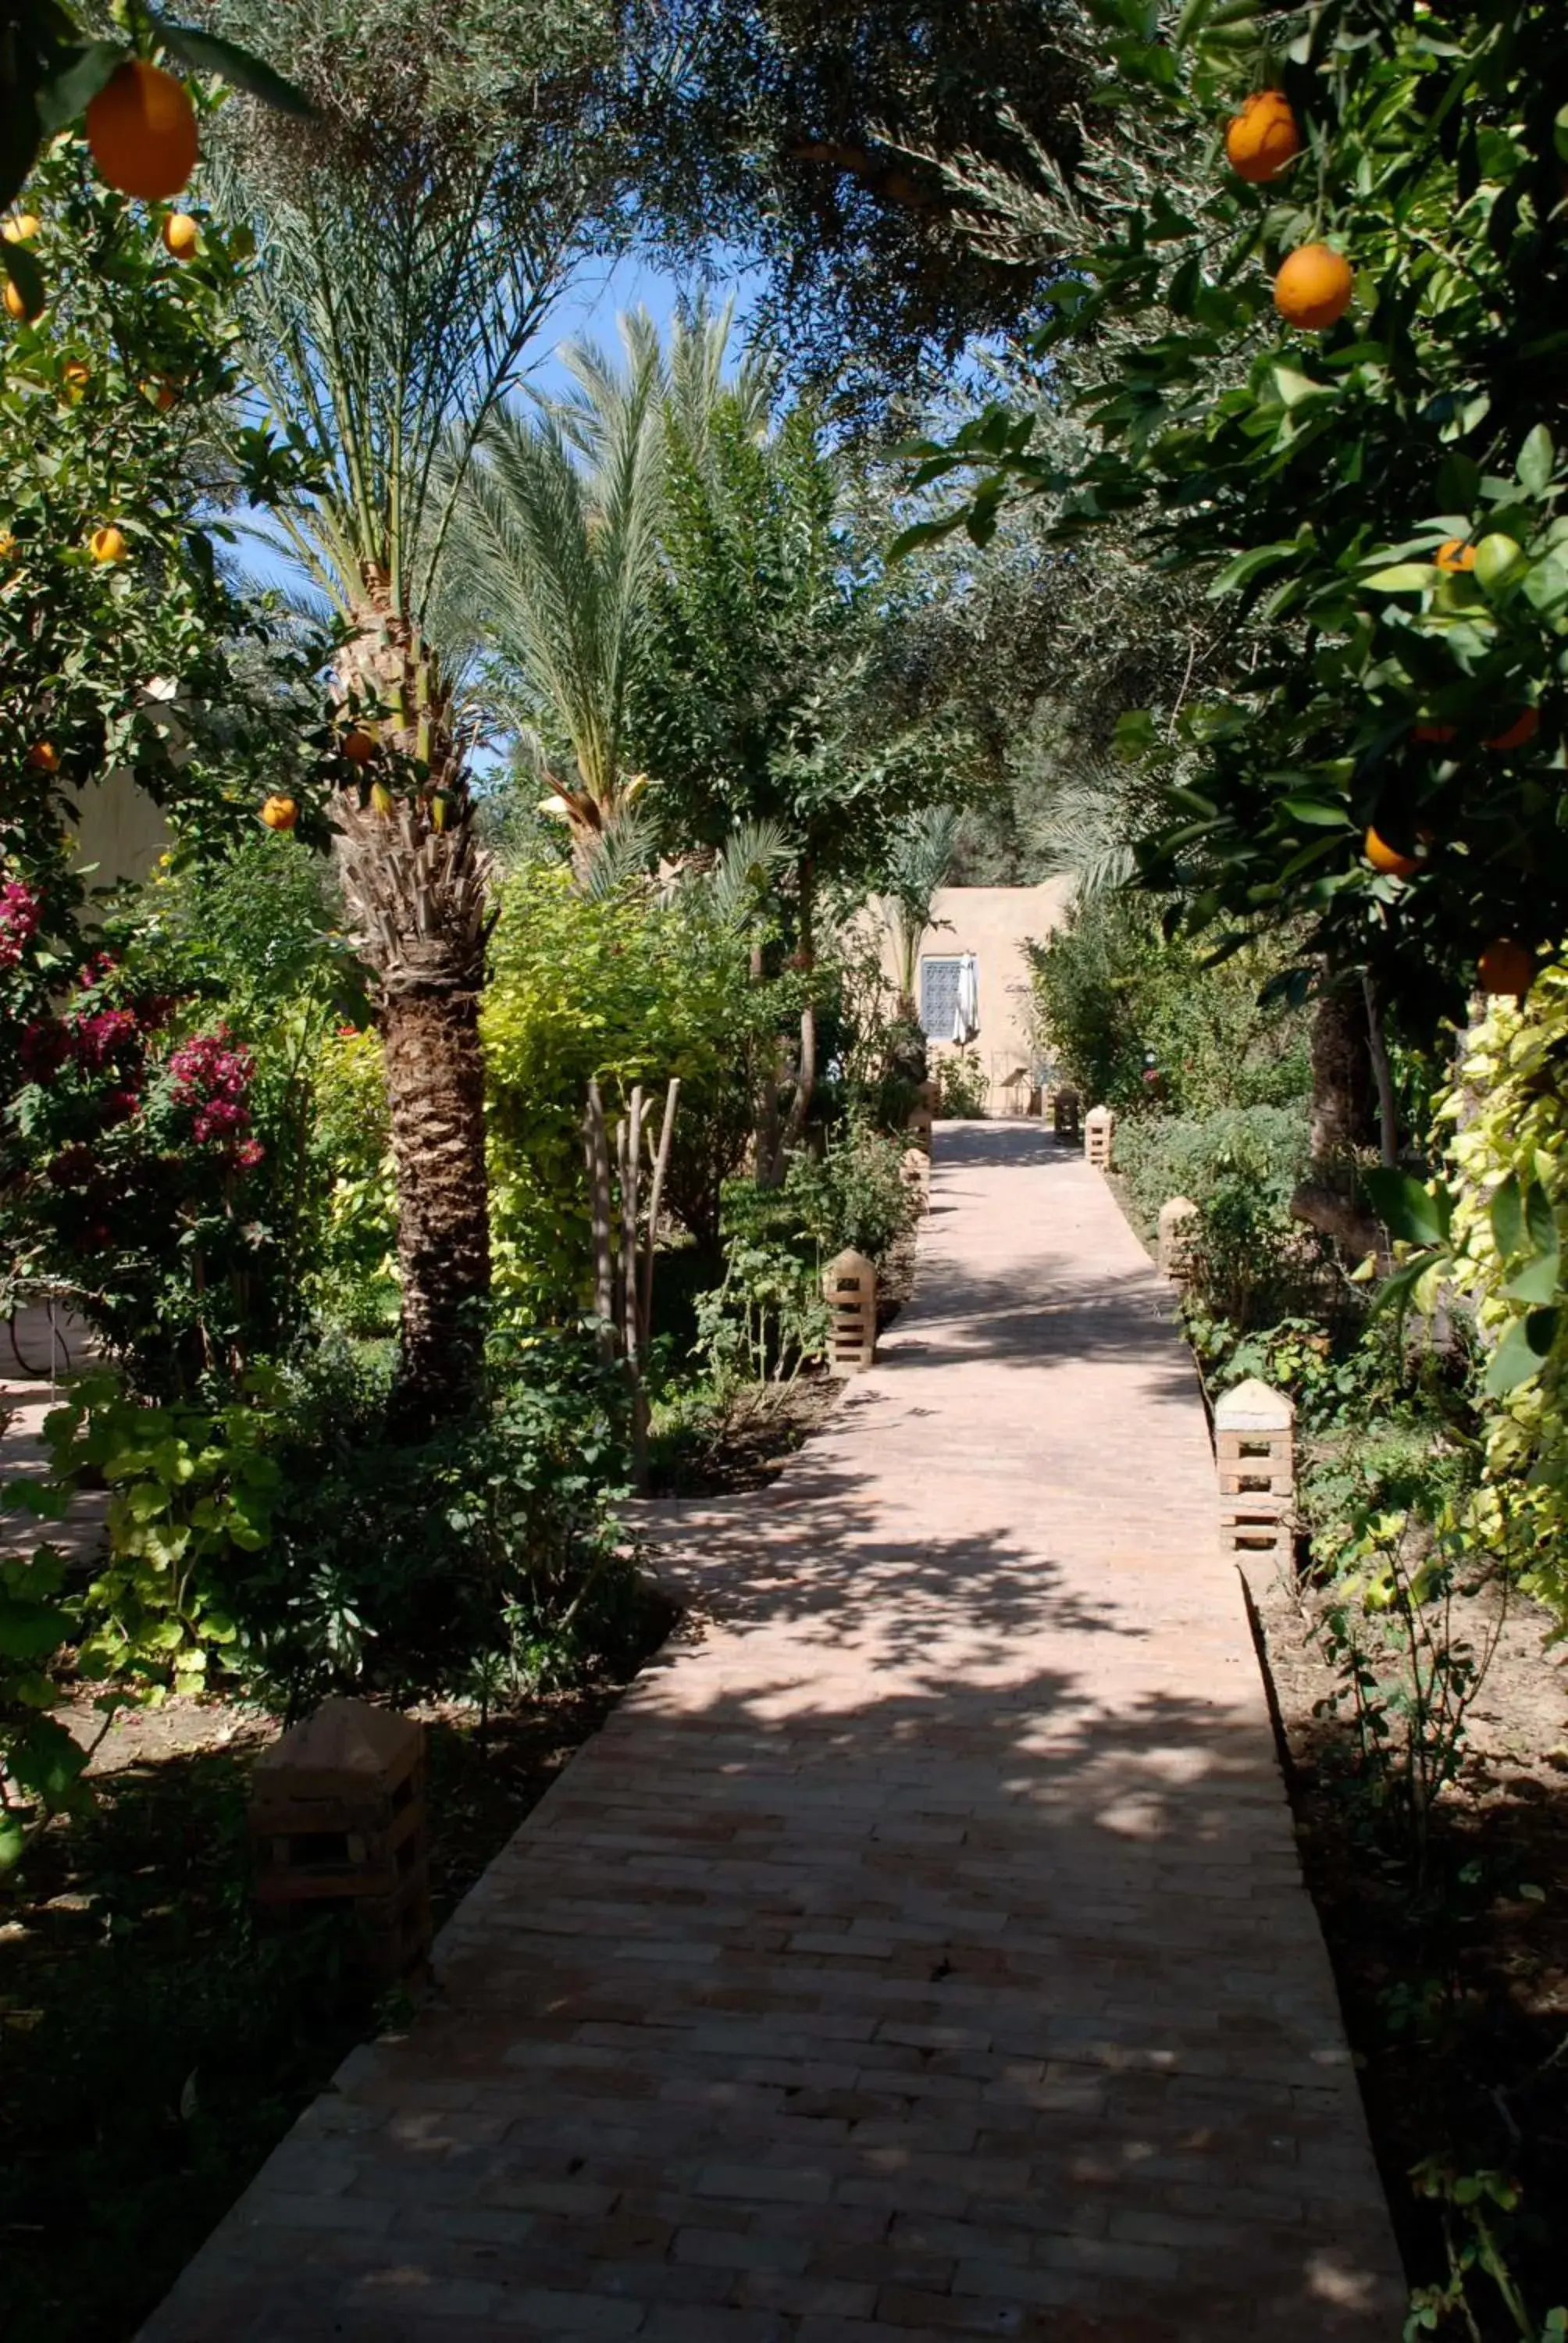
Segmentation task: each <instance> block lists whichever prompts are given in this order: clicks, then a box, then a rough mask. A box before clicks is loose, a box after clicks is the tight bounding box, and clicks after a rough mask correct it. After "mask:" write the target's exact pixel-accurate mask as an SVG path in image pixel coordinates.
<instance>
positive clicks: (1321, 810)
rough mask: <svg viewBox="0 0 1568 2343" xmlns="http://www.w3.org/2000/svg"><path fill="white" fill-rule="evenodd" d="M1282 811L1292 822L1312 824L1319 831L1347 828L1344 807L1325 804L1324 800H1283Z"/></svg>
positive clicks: (1281, 801) (1281, 802)
mask: <svg viewBox="0 0 1568 2343" xmlns="http://www.w3.org/2000/svg"><path fill="white" fill-rule="evenodd" d="M1280 805H1281V810H1282V812H1284V813H1288V814H1289V815H1290V817H1291V820H1292V821H1302V822H1307V823H1310V824H1312V826H1313V827H1314V828H1316V829H1319V830H1342V829H1343V828H1344V827H1345V809H1344V807H1343V805H1328V804H1325V802H1324V801H1323V799H1322V798H1282V799H1281V800H1280Z"/></svg>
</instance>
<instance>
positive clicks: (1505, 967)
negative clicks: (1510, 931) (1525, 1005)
mask: <svg viewBox="0 0 1568 2343" xmlns="http://www.w3.org/2000/svg"><path fill="white" fill-rule="evenodd" d="M1476 965H1477V968H1478V970H1479V971H1480V975H1481V989H1482V990H1483V992H1512V993H1513V996H1514V998H1515V999H1516V1000H1517V999H1519V998H1521V997H1522V996H1523V994H1524V993H1526V992H1528V991H1529V990H1530V983H1531V979H1532V978H1533V976H1534V974H1535V955H1534V953H1533V952H1530V951H1526V950H1525V949H1524V946H1523V944H1516V943H1515V942H1514V941H1513V939H1512V938H1511V937H1509V936H1499V937H1498V939H1497V940H1496V941H1495V942H1494V943H1490V944H1488V945H1487V947H1486V950H1484V951H1483V953H1482V955H1481V958H1480V960H1479V961H1478V962H1477V963H1476Z"/></svg>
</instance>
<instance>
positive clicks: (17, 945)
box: [0, 879, 38, 968]
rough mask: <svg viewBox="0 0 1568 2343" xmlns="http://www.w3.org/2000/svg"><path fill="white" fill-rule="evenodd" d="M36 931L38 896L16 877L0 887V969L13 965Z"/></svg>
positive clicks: (13, 966) (12, 966)
mask: <svg viewBox="0 0 1568 2343" xmlns="http://www.w3.org/2000/svg"><path fill="white" fill-rule="evenodd" d="M37 932H38V899H37V897H36V896H35V894H34V893H33V891H32V890H31V888H28V887H24V886H23V884H22V881H21V880H19V879H8V880H6V881H5V885H4V886H3V887H0V968H15V965H16V962H17V961H18V960H20V959H21V957H22V954H23V952H24V950H25V948H26V946H27V945H28V944H29V943H31V941H32V940H33V938H34V937H35V935H36V934H37Z"/></svg>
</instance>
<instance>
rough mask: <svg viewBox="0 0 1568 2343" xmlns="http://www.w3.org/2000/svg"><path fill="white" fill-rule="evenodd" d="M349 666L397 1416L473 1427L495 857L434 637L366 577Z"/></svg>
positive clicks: (354, 849) (353, 858)
mask: <svg viewBox="0 0 1568 2343" xmlns="http://www.w3.org/2000/svg"><path fill="white" fill-rule="evenodd" d="M364 582H365V598H364V600H363V602H362V603H360V604H359V605H358V606H357V608H356V609H355V612H354V620H355V632H354V634H353V636H352V637H351V638H350V639H349V640H348V641H347V643H345V644H344V646H343V647H342V649H340V651H339V653H338V656H337V690H338V695H339V699H340V703H341V706H342V709H343V713H344V714H345V716H346V717H347V718H348V719H351V721H352V723H353V726H354V729H356V730H357V731H358V732H360V733H363V734H367V735H368V738H369V739H370V741H371V743H372V753H371V756H370V759H369V760H368V762H367V763H365V764H361V765H359V766H357V769H356V773H355V778H354V779H352V780H346V781H345V783H344V785H343V786H342V787H341V788H339V789H338V790H337V794H336V797H335V799H334V802H333V806H332V818H333V821H334V823H335V824H336V827H337V832H338V839H337V870H338V873H339V876H340V878H341V880H342V882H343V892H344V897H345V900H346V904H347V914H348V925H349V926H350V928H351V930H352V932H353V936H354V940H355V943H356V945H357V949H358V950H359V951H360V952H361V953H362V954H363V956H364V958H365V960H367V963H368V965H369V967H370V969H371V971H372V973H373V975H374V978H375V990H376V995H377V1016H378V1021H379V1024H380V1028H381V1034H382V1039H383V1042H384V1044H385V1050H386V1068H387V1111H388V1115H389V1118H390V1121H391V1127H392V1147H393V1154H394V1158H395V1160H396V1162H397V1222H398V1230H397V1254H398V1262H399V1265H400V1267H401V1271H402V1279H403V1329H402V1334H403V1341H402V1363H401V1368H400V1373H399V1379H398V1412H399V1413H403V1414H406V1415H407V1419H408V1420H409V1421H410V1422H412V1423H419V1424H423V1423H428V1422H429V1421H430V1420H431V1418H432V1417H440V1416H443V1415H453V1414H459V1413H461V1412H462V1411H463V1409H464V1408H465V1407H467V1405H468V1403H470V1401H471V1400H472V1398H473V1395H474V1393H475V1391H476V1390H477V1385H478V1381H479V1374H480V1370H481V1367H482V1365H483V1362H484V1327H483V1324H482V1322H481V1321H482V1305H483V1303H484V1302H485V1300H486V1298H487V1295H488V1292H489V1290H490V1247H489V1192H488V1184H487V1177H486V1168H485V1081H484V1062H483V1059H482V1056H481V1053H480V1049H479V1031H478V1002H479V992H480V989H481V987H482V985H483V983H484V980H485V944H486V940H487V936H488V934H489V927H490V920H489V915H488V910H487V885H488V879H489V871H490V864H489V859H488V857H487V856H486V855H485V854H483V853H481V852H480V850H479V848H478V846H477V843H476V840H475V837H474V816H473V806H472V802H471V800H470V799H469V796H468V790H467V779H466V776H465V774H464V770H463V756H462V751H461V749H460V748H459V745H458V743H457V739H456V736H455V733H454V729H453V723H452V704H451V694H450V691H449V689H448V688H447V685H446V684H445V682H444V681H443V679H442V678H441V674H440V669H439V666H438V663H437V659H436V658H435V656H434V654H433V653H432V652H431V651H430V650H429V649H427V646H426V645H425V643H424V642H423V641H422V639H421V638H420V636H419V632H418V629H417V628H416V627H415V626H414V625H413V623H412V622H411V621H410V620H409V619H408V618H407V615H406V614H405V613H403V612H402V611H400V610H398V609H397V608H395V607H394V604H393V599H392V593H391V588H390V585H389V582H388V580H387V576H386V574H385V572H384V571H382V570H380V569H378V568H376V567H375V566H374V565H373V564H369V563H367V565H366V566H365V570H364Z"/></svg>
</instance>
